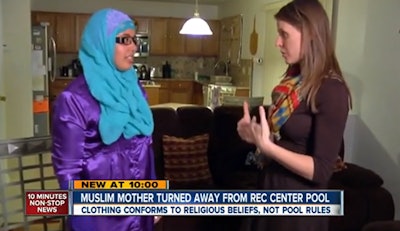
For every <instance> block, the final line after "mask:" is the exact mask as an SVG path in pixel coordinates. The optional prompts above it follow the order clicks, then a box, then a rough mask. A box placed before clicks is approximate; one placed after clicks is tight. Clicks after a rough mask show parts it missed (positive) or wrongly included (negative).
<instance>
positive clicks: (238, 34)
mask: <svg viewBox="0 0 400 231" xmlns="http://www.w3.org/2000/svg"><path fill="white" fill-rule="evenodd" d="M242 24H243V22H242V16H241V15H237V16H233V17H229V18H224V19H222V20H221V34H220V44H221V45H220V52H219V57H220V59H221V60H229V61H230V62H231V63H233V64H239V62H240V59H241V48H242Z"/></svg>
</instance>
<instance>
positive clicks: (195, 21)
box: [179, 0, 213, 35]
mask: <svg viewBox="0 0 400 231" xmlns="http://www.w3.org/2000/svg"><path fill="white" fill-rule="evenodd" d="M179 34H188V35H212V34H213V33H212V31H211V29H210V26H209V25H208V24H207V22H206V21H204V19H202V18H200V14H199V6H198V4H197V0H196V6H195V10H194V16H193V17H192V18H191V19H189V20H187V21H186V22H185V24H183V26H182V29H181V30H180V31H179Z"/></svg>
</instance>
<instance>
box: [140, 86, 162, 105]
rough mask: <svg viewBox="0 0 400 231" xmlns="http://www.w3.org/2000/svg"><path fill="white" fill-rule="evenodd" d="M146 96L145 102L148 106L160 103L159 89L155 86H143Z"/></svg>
mask: <svg viewBox="0 0 400 231" xmlns="http://www.w3.org/2000/svg"><path fill="white" fill-rule="evenodd" d="M143 88H144V90H145V91H146V95H147V102H148V103H149V105H150V106H151V105H156V104H159V103H160V100H159V98H160V88H159V87H155V86H144V87H143Z"/></svg>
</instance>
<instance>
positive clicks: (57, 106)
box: [52, 9, 155, 231]
mask: <svg viewBox="0 0 400 231" xmlns="http://www.w3.org/2000/svg"><path fill="white" fill-rule="evenodd" d="M135 29H136V28H135V25H134V23H133V21H132V20H131V19H130V18H129V16H127V15H126V14H124V13H122V12H120V11H118V10H114V9H103V10H100V11H97V12H96V13H94V14H93V15H92V16H91V18H90V19H89V21H88V23H87V25H86V27H85V29H84V31H83V35H82V39H81V46H80V49H79V59H80V61H81V63H82V67H83V75H81V76H79V77H77V79H76V80H74V81H73V82H72V83H71V84H70V85H69V86H68V87H67V88H66V89H65V90H64V91H63V92H62V94H60V96H59V97H58V98H57V100H56V101H55V103H54V111H53V115H52V138H53V147H52V148H53V150H52V153H53V156H52V159H53V166H54V169H55V173H56V175H57V178H58V181H59V184H60V187H61V189H67V188H68V182H69V181H71V180H79V179H81V180H96V179H102V180H105V179H109V180H134V179H155V171H154V160H153V152H152V148H151V142H152V139H151V134H152V132H153V127H154V124H153V116H152V114H151V110H150V108H149V105H148V103H147V101H146V98H145V93H144V91H143V89H142V88H141V86H140V84H139V81H138V78H137V76H136V72H135V71H134V69H133V61H134V60H133V55H134V53H135V51H136V49H137V41H136V37H135V33H136V32H135ZM68 226H69V230H73V231H85V230H90V231H93V230H96V231H102V230H104V231H113V230H115V231H126V230H138V231H139V230H140V231H151V230H153V217H147V216H115V217H106V216H90V217H88V216H86V217H85V216H79V217H78V216H77V217H69V219H68Z"/></svg>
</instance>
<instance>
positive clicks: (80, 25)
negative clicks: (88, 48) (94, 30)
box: [75, 14, 91, 52]
mask: <svg viewBox="0 0 400 231" xmlns="http://www.w3.org/2000/svg"><path fill="white" fill-rule="evenodd" d="M90 16H91V15H90V14H76V16H75V17H76V20H75V22H76V24H75V34H76V36H75V38H76V42H75V43H76V48H75V51H76V52H78V51H79V47H80V45H81V38H82V33H83V30H84V29H85V26H86V23H87V22H88V21H89V18H90Z"/></svg>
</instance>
